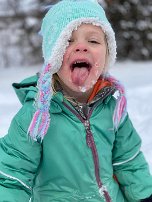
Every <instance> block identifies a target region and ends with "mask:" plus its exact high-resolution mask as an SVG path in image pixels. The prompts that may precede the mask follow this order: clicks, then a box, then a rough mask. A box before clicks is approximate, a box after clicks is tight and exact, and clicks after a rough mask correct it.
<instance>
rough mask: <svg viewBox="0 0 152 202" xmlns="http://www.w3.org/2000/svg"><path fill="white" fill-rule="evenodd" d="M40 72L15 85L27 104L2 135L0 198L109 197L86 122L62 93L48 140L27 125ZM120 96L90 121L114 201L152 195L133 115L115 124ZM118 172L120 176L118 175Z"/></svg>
mask: <svg viewBox="0 0 152 202" xmlns="http://www.w3.org/2000/svg"><path fill="white" fill-rule="evenodd" d="M36 82H37V77H36V76H34V77H31V78H29V79H26V80H24V81H23V82H22V83H21V84H14V88H15V90H16V93H17V95H18V97H19V99H20V101H21V103H22V104H23V107H22V108H21V109H20V111H19V112H18V113H17V115H16V116H15V117H14V118H13V120H12V123H11V125H10V128H9V131H8V134H7V135H6V136H4V137H3V138H1V139H0V202H21V201H22V202H28V201H29V199H30V198H31V201H32V202H76V201H77V202H81V201H84V202H104V198H103V196H102V195H101V194H99V188H98V185H97V181H96V177H95V167H94V160H93V156H92V152H91V150H90V148H89V147H88V145H87V143H86V130H85V126H84V124H83V123H82V122H81V121H80V120H79V119H78V117H77V116H75V114H73V113H72V112H71V111H70V110H69V109H68V108H67V107H66V106H65V105H64V104H63V101H64V102H65V103H66V105H67V106H68V107H69V108H70V109H71V108H72V110H74V111H75V109H74V108H73V106H72V105H71V104H70V103H69V102H68V101H66V100H65V99H64V98H63V95H62V93H56V94H55V95H54V97H53V99H52V102H51V106H50V113H51V124H50V127H49V130H48V133H47V135H46V136H45V138H44V140H43V142H42V143H39V142H36V141H34V140H31V138H30V137H29V136H28V135H27V130H28V127H29V124H30V122H31V119H32V115H33V113H34V108H33V101H34V98H35V95H36V92H37V89H36V87H35V86H36ZM115 104H116V98H115V97H114V96H113V95H109V96H108V97H107V98H106V99H105V100H104V101H100V102H99V104H98V105H97V106H96V107H95V108H94V110H93V112H92V114H91V117H90V119H89V121H90V127H91V132H92V134H93V137H94V141H95V145H96V149H97V153H98V156H99V173H100V178H101V181H102V183H103V185H104V186H105V187H106V189H107V191H108V193H109V195H110V197H111V199H112V202H127V201H128V202H136V201H140V199H144V198H146V197H149V196H150V195H151V194H152V177H151V176H150V173H149V170H148V166H147V163H146V161H145V159H144V156H143V154H142V152H141V151H140V146H141V140H140V138H139V136H138V134H137V132H136V131H135V129H134V127H133V125H132V123H131V121H130V119H129V117H128V115H127V116H126V117H125V119H124V120H123V122H122V123H121V124H120V125H119V128H118V130H117V131H115V130H114V129H113V128H114V127H113V120H112V115H113V111H114V108H115ZM114 176H116V178H117V180H115V179H114Z"/></svg>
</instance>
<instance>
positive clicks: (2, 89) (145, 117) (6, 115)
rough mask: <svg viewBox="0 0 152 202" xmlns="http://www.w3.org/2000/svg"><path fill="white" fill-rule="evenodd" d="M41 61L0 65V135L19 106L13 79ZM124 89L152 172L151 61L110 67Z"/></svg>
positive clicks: (33, 70) (28, 72)
mask: <svg viewBox="0 0 152 202" xmlns="http://www.w3.org/2000/svg"><path fill="white" fill-rule="evenodd" d="M40 67H41V65H39V66H32V67H23V68H19V67H18V68H17V67H16V68H13V67H12V68H1V70H0V71H1V73H0V120H1V121H0V136H1V137H2V136H4V135H5V134H6V133H7V130H8V127H9V125H10V122H11V119H12V117H13V116H14V115H15V113H16V112H17V111H18V109H19V108H20V107H21V105H20V103H19V101H18V99H17V97H16V95H15V92H14V90H13V88H12V87H11V84H12V82H20V81H21V80H22V79H24V78H26V77H28V76H31V75H33V74H35V73H36V72H37V71H39V69H40ZM111 74H112V75H114V76H115V77H117V78H118V79H119V80H120V81H121V83H123V84H124V86H125V89H126V96H127V99H128V112H129V114H130V117H131V119H132V122H133V124H134V126H135V128H136V129H137V131H138V132H139V134H140V136H141V138H142V148H141V149H142V151H143V152H144V154H145V156H146V159H147V161H148V163H149V165H150V171H151V173H152V158H151V157H152V146H151V145H152V104H151V95H152V62H131V61H127V62H119V63H116V65H115V68H113V69H111Z"/></svg>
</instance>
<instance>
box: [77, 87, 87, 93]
mask: <svg viewBox="0 0 152 202" xmlns="http://www.w3.org/2000/svg"><path fill="white" fill-rule="evenodd" d="M79 89H80V91H81V92H82V93H85V92H86V91H87V89H86V87H85V86H79Z"/></svg>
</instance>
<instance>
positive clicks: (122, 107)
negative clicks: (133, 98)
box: [105, 75, 127, 129]
mask: <svg viewBox="0 0 152 202" xmlns="http://www.w3.org/2000/svg"><path fill="white" fill-rule="evenodd" d="M105 78H106V79H107V80H108V81H110V82H111V83H113V84H114V86H115V87H116V89H117V90H118V91H116V92H115V93H116V94H117V93H118V94H117V98H116V99H117V102H116V107H115V110H114V114H113V123H114V127H115V129H118V126H119V124H120V123H121V122H122V121H123V120H124V118H125V116H126V114H127V113H126V106H127V101H126V97H125V92H124V87H123V86H122V85H121V84H120V82H119V81H118V80H116V79H115V78H114V77H112V76H110V75H107V76H106V77H105Z"/></svg>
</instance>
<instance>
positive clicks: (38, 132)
mask: <svg viewBox="0 0 152 202" xmlns="http://www.w3.org/2000/svg"><path fill="white" fill-rule="evenodd" d="M50 68H51V66H50V64H48V65H46V66H44V68H43V69H42V72H41V75H40V78H39V80H38V84H37V88H38V94H37V97H36V99H35V103H34V106H35V108H36V112H35V113H34V116H33V119H32V121H31V124H30V126H29V129H28V133H29V135H30V136H31V137H32V139H33V140H35V141H37V140H39V139H40V140H41V141H42V140H43V138H44V136H45V134H46V133H47V130H48V127H49V124H50V114H49V108H50V101H51V97H52V88H51V81H52V74H51V72H50Z"/></svg>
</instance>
